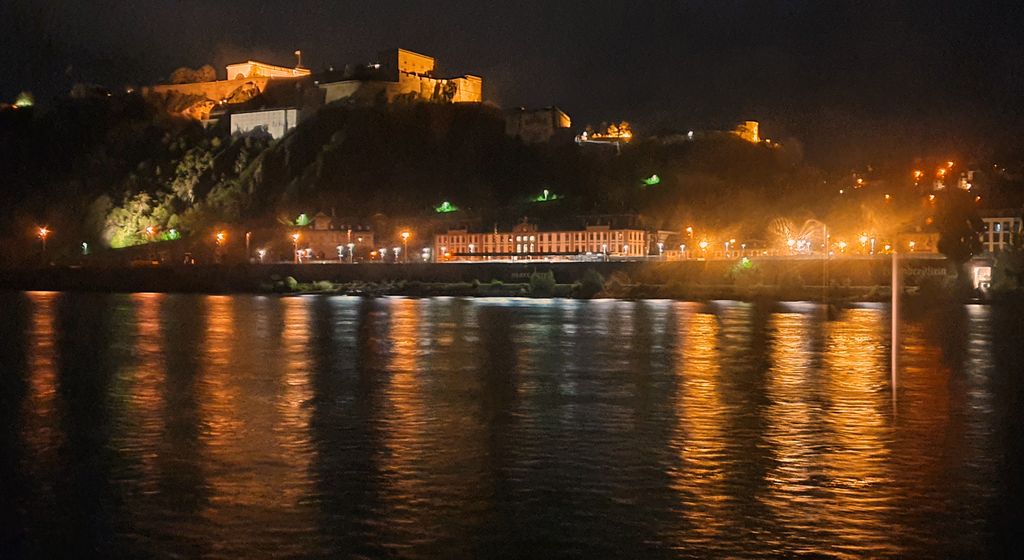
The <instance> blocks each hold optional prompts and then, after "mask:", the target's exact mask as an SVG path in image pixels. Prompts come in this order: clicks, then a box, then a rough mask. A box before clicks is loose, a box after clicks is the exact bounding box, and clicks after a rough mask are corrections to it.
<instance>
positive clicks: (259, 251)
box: [256, 249, 267, 264]
mask: <svg viewBox="0 0 1024 560" xmlns="http://www.w3.org/2000/svg"><path fill="white" fill-rule="evenodd" d="M256 255H258V256H259V258H260V264H263V257H265V256H267V250H266V249H257V250H256Z"/></svg>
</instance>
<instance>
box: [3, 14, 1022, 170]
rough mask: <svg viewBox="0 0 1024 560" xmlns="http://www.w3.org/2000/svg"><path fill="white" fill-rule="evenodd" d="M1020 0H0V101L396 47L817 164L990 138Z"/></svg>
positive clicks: (1017, 101)
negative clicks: (741, 135) (189, 69)
mask: <svg viewBox="0 0 1024 560" xmlns="http://www.w3.org/2000/svg"><path fill="white" fill-rule="evenodd" d="M1019 4H1020V2H1014V3H1005V4H993V3H986V2H974V1H969V0H963V1H962V2H956V3H953V2H948V3H944V2H927V3H920V2H904V1H899V0H889V1H884V2H838V1H833V0H809V1H801V2H798V1H793V2H767V1H758V2H742V1H727V0H707V1H690V2H688V1H672V2H643V1H621V2H603V1H591V2H569V1H559V0H546V1H542V2H514V1H499V2H487V1H483V0H476V1H468V2H451V3H443V2H416V3H412V2H409V3H399V2H387V1H380V0H375V1H365V0H364V1H359V2H341V1H338V2H327V1H311V0H310V1H305V0H287V1H279V0H262V1H259V2H217V1H213V0H204V1H193V0H183V1H169V0H136V1H116V0H89V1H72V0H36V1H26V0H0V47H2V48H0V98H2V99H5V100H8V101H9V100H11V99H13V97H14V96H15V95H16V94H17V92H18V91H20V90H22V89H29V90H32V91H34V92H35V93H36V94H37V97H39V98H41V99H46V98H48V97H51V96H53V95H55V94H57V93H60V92H63V91H67V89H68V88H69V87H70V86H71V85H72V84H73V83H75V82H79V81H81V82H94V83H100V84H104V85H108V86H116V85H121V84H127V83H131V84H145V83H151V82H155V81H158V80H161V79H165V78H166V76H167V75H168V74H170V72H171V71H172V70H174V69H175V68H176V67H179V66H185V65H188V66H193V67H194V66H199V65H201V64H204V63H212V64H214V65H215V66H216V67H217V69H218V72H221V73H223V71H224V70H223V66H224V64H225V63H227V62H232V61H238V60H244V59H245V58H257V59H261V60H267V61H270V62H276V63H282V64H288V63H291V62H292V61H293V60H294V57H293V56H292V55H291V53H292V51H294V50H295V49H296V48H301V49H302V50H303V52H304V53H305V55H304V63H305V65H306V66H309V67H311V68H314V69H316V68H320V67H324V66H326V65H336V66H342V65H344V64H345V63H346V62H363V61H370V60H372V59H373V58H374V53H376V52H378V51H380V50H383V49H386V48H389V47H394V46H402V47H405V48H408V49H411V50H415V51H419V52H423V53H426V54H431V55H434V56H435V57H436V58H437V59H438V60H439V62H440V65H441V67H442V68H443V69H444V70H447V71H452V72H471V73H475V74H479V75H482V76H483V77H484V87H485V96H486V97H488V98H489V99H491V100H493V101H496V102H498V103H500V104H502V105H504V106H519V105H525V106H542V105H550V104H557V105H559V106H561V107H563V108H564V109H565V110H567V111H568V112H569V113H570V114H571V115H572V116H573V119H574V125H580V126H584V125H586V124H587V123H595V124H596V123H598V122H600V121H603V120H612V119H627V120H630V121H633V122H634V123H635V124H636V125H637V127H638V128H640V129H641V131H644V130H646V131H652V130H657V129H660V128H670V129H678V130H687V129H690V128H701V127H710V126H719V125H726V124H730V123H731V122H733V121H737V120H741V119H745V118H753V119H758V120H760V121H762V123H763V124H762V126H763V127H764V132H765V133H766V134H767V135H768V136H772V137H775V138H787V137H790V136H792V137H796V138H799V139H800V140H801V141H802V143H803V144H804V145H805V146H806V150H807V153H808V154H809V155H810V156H811V157H812V158H814V159H817V160H820V161H822V162H828V163H831V164H833V165H845V164H847V163H849V164H850V165H852V164H853V163H855V162H861V161H864V160H867V159H870V158H877V157H880V155H884V154H892V153H899V154H901V155H903V154H905V153H906V154H921V155H929V154H939V153H947V152H953V151H965V152H966V151H972V150H975V149H981V150H986V149H991V148H992V146H995V145H1005V141H1006V140H1007V139H1010V138H1014V137H1015V136H1016V133H1017V131H1018V130H1019V128H1020V125H1021V124H1022V120H1024V119H1022V114H1024V111H1022V109H1021V105H1022V101H1024V17H1022V13H1024V10H1022V9H1021V8H1020V7H1019Z"/></svg>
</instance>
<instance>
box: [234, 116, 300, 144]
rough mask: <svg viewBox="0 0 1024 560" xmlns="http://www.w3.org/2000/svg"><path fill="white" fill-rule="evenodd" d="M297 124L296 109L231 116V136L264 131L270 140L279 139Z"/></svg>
mask: <svg viewBox="0 0 1024 560" xmlns="http://www.w3.org/2000/svg"><path fill="white" fill-rule="evenodd" d="M298 122H299V111H298V109H270V110H267V111H251V112H247V113H232V114H231V134H248V133H249V132H252V131H254V130H257V129H261V128H262V129H264V130H266V131H267V133H268V134H270V137H271V138H275V139H276V138H280V137H282V136H284V135H285V133H286V132H288V131H289V130H291V129H293V128H295V125H297V124H298Z"/></svg>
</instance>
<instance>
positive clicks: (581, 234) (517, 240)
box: [434, 223, 648, 262]
mask: <svg viewBox="0 0 1024 560" xmlns="http://www.w3.org/2000/svg"><path fill="white" fill-rule="evenodd" d="M647 245H648V238H647V233H646V232H645V231H643V230H640V229H612V228H611V226H608V225H599V226H587V227H586V228H585V229H582V230H568V231H546V232H542V231H538V229H537V226H536V225H535V224H530V223H521V224H518V225H516V226H515V227H514V228H512V231H509V232H493V233H471V232H469V231H467V230H465V229H451V230H448V232H446V233H443V234H438V235H435V236H434V255H435V256H436V259H437V260H438V261H439V262H441V261H448V260H475V261H479V260H536V259H540V260H559V259H564V260H569V259H572V258H574V257H580V256H586V255H588V254H589V255H591V256H598V257H601V256H605V255H607V256H613V257H642V256H646V255H647V253H648V246H647Z"/></svg>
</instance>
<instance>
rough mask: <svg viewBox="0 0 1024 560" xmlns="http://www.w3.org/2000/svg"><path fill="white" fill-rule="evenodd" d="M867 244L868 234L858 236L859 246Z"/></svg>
mask: <svg viewBox="0 0 1024 560" xmlns="http://www.w3.org/2000/svg"><path fill="white" fill-rule="evenodd" d="M867 242H868V234H866V233H862V234H860V244H861V245H864V244H866V243H867Z"/></svg>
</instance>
